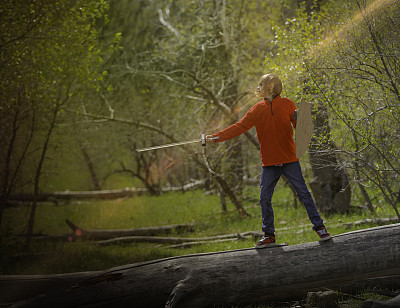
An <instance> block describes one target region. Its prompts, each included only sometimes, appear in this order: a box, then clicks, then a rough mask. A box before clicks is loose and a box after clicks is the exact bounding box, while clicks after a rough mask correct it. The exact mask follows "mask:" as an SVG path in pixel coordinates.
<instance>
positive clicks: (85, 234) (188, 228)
mask: <svg viewBox="0 0 400 308" xmlns="http://www.w3.org/2000/svg"><path fill="white" fill-rule="evenodd" d="M65 223H66V224H67V225H68V226H69V227H70V228H71V229H72V231H73V233H74V236H75V237H76V238H80V239H83V240H109V239H114V238H120V237H127V236H153V235H156V234H169V233H172V232H177V233H182V232H194V225H193V224H178V225H169V226H161V227H148V228H138V229H125V230H85V229H83V228H81V227H78V226H77V225H75V224H74V223H72V222H71V221H69V220H68V219H65Z"/></svg>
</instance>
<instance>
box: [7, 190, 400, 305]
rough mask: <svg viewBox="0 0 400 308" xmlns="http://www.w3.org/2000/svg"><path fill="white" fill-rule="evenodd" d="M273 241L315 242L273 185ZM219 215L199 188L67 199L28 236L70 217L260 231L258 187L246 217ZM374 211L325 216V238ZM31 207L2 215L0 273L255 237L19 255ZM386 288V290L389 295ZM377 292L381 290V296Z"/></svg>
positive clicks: (44, 207) (44, 246)
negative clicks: (111, 197) (104, 198)
mask: <svg viewBox="0 0 400 308" xmlns="http://www.w3.org/2000/svg"><path fill="white" fill-rule="evenodd" d="M272 202H273V206H274V214H275V227H276V229H277V232H276V236H277V242H278V243H284V242H287V243H289V245H294V244H300V243H306V242H311V241H317V240H318V236H317V235H316V233H315V232H313V231H312V225H311V224H310V222H309V219H308V216H307V213H306V211H305V209H304V208H303V207H302V206H298V207H297V208H295V207H294V200H293V196H292V194H291V192H290V190H289V189H288V188H287V187H285V186H283V185H281V186H280V185H278V186H277V189H276V191H275V194H274V198H273V200H272ZM227 206H228V211H227V212H223V211H222V208H221V204H220V199H219V196H216V195H211V194H205V193H204V192H203V191H201V190H198V191H188V192H185V193H181V192H171V193H165V194H163V195H162V196H160V197H152V196H140V197H135V198H127V199H118V200H111V201H85V202H68V203H64V204H59V205H57V206H55V205H54V204H51V203H43V204H40V205H39V206H38V208H37V213H36V222H35V226H34V233H35V234H67V233H71V229H70V228H69V227H68V226H67V225H66V223H65V219H69V220H70V221H72V222H74V223H75V224H77V225H78V226H80V227H82V228H84V229H87V230H96V229H97V230H99V229H101V230H113V229H133V228H145V227H154V226H165V225H173V224H193V225H194V232H185V233H179V234H177V233H172V234H170V235H168V236H176V237H178V236H179V237H193V238H199V237H209V236H215V235H221V234H231V233H240V232H246V231H260V229H261V217H260V216H261V213H260V208H259V204H258V188H256V187H248V188H246V191H245V193H244V206H245V208H246V211H247V212H248V213H249V214H250V217H247V218H245V219H243V218H240V217H239V215H238V213H237V211H236V209H235V208H234V206H233V205H232V204H230V203H229V202H228V204H227ZM376 210H377V211H376V214H374V215H372V214H371V213H370V212H369V211H368V210H367V209H362V208H359V207H354V208H352V210H351V211H350V212H349V213H348V214H346V215H339V214H335V215H330V216H324V215H323V219H324V220H325V225H326V226H327V228H328V230H329V232H330V233H331V234H332V235H335V234H340V233H345V232H349V231H353V230H358V229H364V228H368V227H372V226H374V225H373V224H366V225H361V226H350V227H349V226H344V224H346V223H350V222H354V221H360V220H365V219H370V218H386V217H393V216H394V212H393V209H392V208H391V207H390V206H385V205H382V206H379V207H378V206H377V207H376ZM29 211H30V208H29V207H28V206H20V207H13V208H7V209H6V211H5V213H4V218H3V223H2V228H1V239H0V240H1V241H0V251H1V254H0V274H6V275H7V274H55V273H67V272H78V271H94V270H103V269H107V268H111V267H115V266H119V265H123V264H131V263H136V262H143V261H149V260H154V259H160V258H166V257H171V256H178V255H187V254H194V253H203V252H211V251H222V250H232V249H240V248H248V247H254V244H255V242H256V241H257V239H254V238H251V239H243V240H237V241H229V242H217V243H215V242H209V243H206V244H201V245H195V246H192V247H190V248H170V247H168V246H169V245H164V244H163V245H161V244H151V243H129V244H115V245H109V246H99V245H93V244H92V243H90V242H86V241H80V240H78V241H36V240H33V242H32V244H31V249H30V251H29V253H27V252H26V251H25V250H24V244H25V238H24V237H23V236H21V235H23V234H26V230H27V221H28V217H29ZM390 291H392V290H390ZM381 293H382V292H381ZM338 298H339V303H340V305H339V307H359V305H360V303H362V299H366V298H368V299H377V300H387V299H390V297H387V296H384V295H379V292H378V293H368V292H366V291H365V290H360V294H357V295H349V294H340V293H339V294H338ZM296 306H297V307H302V303H301V302H291V303H276V304H270V305H266V306H254V307H260V308H261V307H296Z"/></svg>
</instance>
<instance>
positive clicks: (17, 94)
mask: <svg viewBox="0 0 400 308" xmlns="http://www.w3.org/2000/svg"><path fill="white" fill-rule="evenodd" d="M0 6H1V7H0V9H1V15H2V18H1V26H0V27H1V28H0V39H1V40H0V42H1V53H2V63H1V81H0V88H1V89H3V90H4V91H1V93H2V94H1V95H2V97H1V102H2V108H1V109H2V110H1V111H2V112H1V115H2V118H1V122H2V123H10V122H9V119H13V121H12V122H11V123H12V124H11V125H6V126H5V129H4V130H2V136H1V141H2V145H4V146H2V147H1V149H2V150H1V156H2V157H5V158H6V159H5V160H4V162H5V164H4V165H3V166H2V169H1V177H2V192H1V193H2V195H1V196H2V202H1V205H0V218H1V214H2V212H3V210H4V206H5V203H6V201H7V198H8V195H9V194H10V193H11V192H13V191H14V192H15V191H21V190H23V189H24V190H28V191H33V193H34V200H33V204H32V210H31V214H30V219H29V226H28V238H27V245H28V247H29V244H30V237H31V235H32V231H33V222H34V217H35V210H36V205H37V197H38V194H39V191H40V179H41V175H42V173H43V164H44V162H45V159H46V154H47V152H48V149H49V147H50V146H51V139H52V136H53V134H54V131H55V130H56V129H57V124H58V123H60V121H62V120H63V117H64V113H63V111H64V109H65V108H66V107H68V106H72V105H73V104H74V103H75V102H76V101H78V100H79V99H82V98H83V97H84V96H85V91H88V90H89V91H95V90H96V88H97V87H98V83H99V82H100V81H101V80H102V78H103V77H102V73H101V72H100V71H99V68H100V64H101V61H102V50H101V48H100V46H99V44H98V32H97V28H96V21H97V20H98V19H99V18H103V14H104V12H105V10H106V9H107V4H106V2H105V1H101V0H99V1H95V2H90V3H88V2H85V1H72V2H71V1H63V0H53V1H31V2H30V3H29V4H26V3H22V2H18V1H17V2H15V1H2V2H1V4H0ZM26 123H27V124H26ZM3 149H4V150H3ZM5 150H6V151H5ZM30 175H32V176H30ZM18 179H19V180H18ZM22 180H24V182H23V181H22ZM17 183H19V186H18V185H17ZM28 185H29V186H28ZM30 185H32V186H30ZM30 187H31V188H30ZM0 221H1V220H0Z"/></svg>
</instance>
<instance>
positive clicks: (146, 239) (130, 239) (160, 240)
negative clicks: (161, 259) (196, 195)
mask: <svg viewBox="0 0 400 308" xmlns="http://www.w3.org/2000/svg"><path fill="white" fill-rule="evenodd" d="M250 233H251V232H249V233H244V234H240V233H236V234H226V235H216V236H208V237H200V238H192V237H160V236H126V237H118V238H114V239H110V240H105V241H97V242H94V244H96V245H101V246H107V245H115V244H123V243H125V244H126V243H156V244H181V243H192V245H196V244H193V243H194V242H195V243H200V242H201V243H209V242H217V241H227V240H228V241H232V240H237V239H244V238H248V234H250ZM197 245H198V244H197ZM183 246H189V245H183ZM183 246H182V247H183Z"/></svg>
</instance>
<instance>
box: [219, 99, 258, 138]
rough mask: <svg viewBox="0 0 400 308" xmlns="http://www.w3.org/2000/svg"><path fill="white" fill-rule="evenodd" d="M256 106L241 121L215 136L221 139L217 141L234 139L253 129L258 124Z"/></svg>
mask: <svg viewBox="0 0 400 308" xmlns="http://www.w3.org/2000/svg"><path fill="white" fill-rule="evenodd" d="M256 106H257V105H255V106H253V107H252V108H251V109H250V110H249V111H247V113H246V114H245V115H244V117H243V118H242V119H241V120H240V121H238V122H236V123H235V124H232V125H231V126H229V127H227V128H225V129H223V130H221V131H219V132H218V133H215V134H213V136H214V137H219V139H218V140H216V141H217V142H221V141H225V140H229V139H232V138H234V137H237V136H239V135H241V134H243V133H245V132H247V131H248V130H249V129H250V128H252V127H253V126H254V125H255V122H256Z"/></svg>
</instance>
